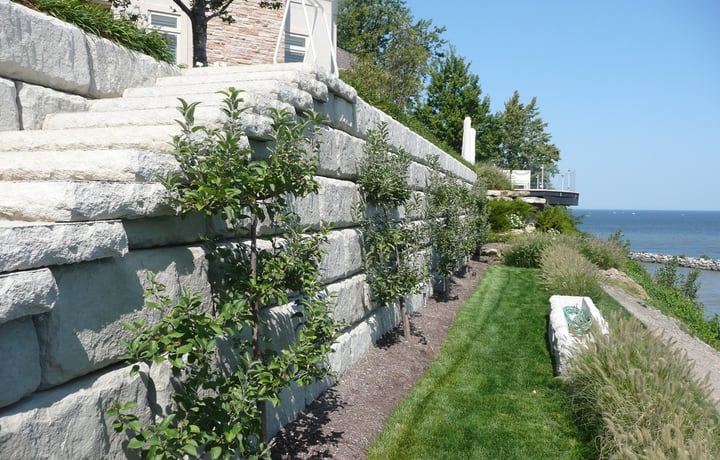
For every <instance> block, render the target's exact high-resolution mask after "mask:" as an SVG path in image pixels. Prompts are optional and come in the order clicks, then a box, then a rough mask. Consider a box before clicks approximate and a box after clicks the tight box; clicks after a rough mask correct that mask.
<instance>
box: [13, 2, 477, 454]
mask: <svg viewBox="0 0 720 460" xmlns="http://www.w3.org/2000/svg"><path fill="white" fill-rule="evenodd" d="M0 2H1V3H0V4H6V3H7V2H2V0H0ZM228 86H234V87H236V88H239V89H242V90H244V92H243V93H242V94H243V97H244V98H245V101H246V105H247V107H248V110H247V112H246V113H245V114H244V118H243V122H244V125H245V126H246V134H247V142H248V144H249V145H250V146H251V147H252V148H253V149H254V150H255V151H256V152H257V153H258V154H262V153H263V152H265V151H266V149H267V142H268V140H269V133H270V125H271V121H270V118H269V116H268V113H269V109H271V108H285V109H289V110H292V111H295V112H303V111H306V110H310V109H313V110H316V111H318V112H320V113H322V114H323V115H324V116H325V117H326V118H327V124H326V125H325V126H324V127H323V128H322V130H321V135H320V140H321V146H320V151H319V153H318V155H319V159H320V169H319V171H318V176H317V179H318V181H319V182H320V192H319V193H318V194H316V195H312V196H309V197H306V198H303V199H301V200H297V201H296V202H295V203H294V211H296V212H297V213H298V214H299V215H300V217H301V220H302V222H303V223H305V224H308V225H312V226H319V225H320V223H321V222H334V224H335V227H334V230H333V231H332V232H331V234H330V237H329V242H328V244H327V251H328V254H327V256H326V257H325V258H324V260H323V262H322V276H323V282H324V283H325V285H326V287H327V289H328V291H329V292H330V293H333V294H336V295H335V297H334V305H333V315H334V316H335V318H337V319H339V320H342V321H345V322H346V324H347V327H346V329H345V330H344V331H343V334H342V336H341V337H340V338H339V339H338V341H337V344H336V345H335V352H334V353H333V354H332V355H331V356H330V362H331V365H332V368H333V370H334V371H335V372H337V374H339V375H341V374H342V373H343V372H344V371H345V370H347V369H348V368H349V367H350V366H351V365H352V364H353V363H354V362H356V361H357V360H358V359H359V358H360V357H362V356H363V355H364V354H365V353H366V351H367V350H368V349H369V348H370V347H371V346H373V343H374V342H375V341H376V340H377V339H378V338H379V337H381V336H382V335H383V334H384V333H385V332H387V331H389V330H390V329H392V328H393V327H394V326H395V325H396V324H397V323H398V320H399V312H398V308H396V307H393V308H385V307H383V308H379V307H377V306H376V305H373V304H371V303H370V301H369V296H368V291H367V286H366V284H365V275H364V271H363V263H362V259H361V252H360V238H359V233H358V229H357V222H356V220H355V216H354V214H353V212H352V206H353V204H354V203H355V202H357V201H358V199H359V191H358V185H357V184H356V179H357V173H358V161H359V159H360V158H361V156H362V154H363V153H362V150H363V147H364V145H365V140H364V139H365V137H366V135H367V132H368V130H370V129H374V128H376V127H377V123H378V122H385V123H387V124H388V132H389V142H390V144H391V145H392V146H394V147H402V148H404V149H405V150H407V151H408V152H410V153H411V155H412V158H413V164H412V167H411V171H410V177H409V182H410V184H412V185H413V186H414V187H415V188H416V189H417V190H419V191H422V190H423V188H424V187H425V184H426V182H427V175H428V171H429V169H428V163H429V159H430V157H431V156H434V155H439V157H440V165H441V167H442V168H443V169H444V170H445V171H447V172H451V173H453V174H455V175H457V176H458V177H460V178H462V179H463V180H465V181H467V182H468V183H472V182H473V181H475V180H476V176H475V174H474V172H473V171H472V170H470V169H469V168H467V167H465V166H464V165H462V164H461V163H460V162H459V161H458V160H456V159H454V158H452V157H450V156H449V155H447V154H445V153H444V152H442V151H441V150H439V149H438V148H437V147H435V146H434V145H433V144H431V143H429V142H427V141H426V140H425V139H423V138H422V137H420V136H418V135H417V134H415V133H413V132H411V131H410V130H409V129H408V128H406V127H405V126H403V125H401V124H400V123H398V122H396V121H395V120H393V119H392V118H390V117H389V116H387V115H386V114H384V113H382V112H381V111H379V110H377V109H375V108H373V107H371V106H369V105H368V104H366V103H365V102H363V101H362V100H361V99H359V98H358V97H357V95H356V93H355V90H354V89H353V88H351V87H349V86H347V85H345V84H344V83H343V82H342V81H340V80H338V79H337V78H334V77H332V76H330V75H328V74H325V73H323V72H322V71H319V70H317V69H314V68H311V67H307V66H304V65H293V64H287V65H281V66H250V67H248V66H246V67H228V68H223V69H212V68H208V69H190V70H188V71H186V72H184V73H183V75H181V76H177V77H167V78H161V79H159V80H158V81H157V83H156V86H155V87H153V88H150V89H145V88H140V89H130V90H127V91H125V92H124V96H123V97H122V98H117V99H104V100H96V101H89V102H88V103H87V110H88V111H87V112H77V113H73V114H70V115H68V114H62V113H60V114H52V115H49V116H48V117H47V118H46V120H45V126H44V129H42V130H36V131H6V132H3V133H2V134H0V137H1V138H2V142H0V353H2V356H3V360H4V362H3V370H2V372H1V373H0V387H1V388H3V391H2V393H1V395H0V406H2V407H1V408H0V458H18V459H25V458H27V459H34V458H57V459H65V458H127V457H128V456H132V455H133V453H132V452H127V451H126V450H125V447H124V446H125V445H126V443H123V441H124V440H125V435H124V434H116V433H114V432H113V431H112V429H111V427H110V424H111V423H112V420H111V419H110V418H109V417H108V416H107V414H106V411H107V409H108V407H109V406H110V404H111V403H112V402H113V401H114V400H121V401H126V400H129V399H133V400H136V401H137V402H139V407H138V408H137V414H138V415H139V416H140V417H141V418H142V419H144V420H149V419H151V418H152V417H156V416H158V414H160V412H159V411H160V410H161V408H162V407H164V406H165V405H166V404H167V401H168V400H169V394H170V392H171V390H170V388H169V386H168V385H167V381H168V379H167V370H166V369H163V368H162V367H160V368H157V369H154V370H153V371H152V372H151V373H150V374H148V375H146V376H145V377H143V378H142V379H130V378H129V377H128V372H129V368H128V367H126V366H124V365H122V364H121V362H120V355H121V354H122V353H123V346H122V341H123V340H126V339H128V338H129V335H128V333H127V331H126V330H125V329H124V328H123V327H122V323H123V322H126V321H129V322H132V321H135V320H138V319H141V318H144V319H146V320H148V321H154V320H156V319H157V317H156V316H155V315H154V313H153V312H151V311H148V309H145V308H143V291H144V287H145V283H144V279H145V276H144V272H145V270H151V271H153V272H154V273H156V278H157V279H158V281H160V282H161V283H163V284H165V285H166V286H167V293H168V294H169V295H171V296H175V297H176V296H178V295H179V293H180V289H181V287H185V288H187V289H189V290H190V291H199V292H202V293H204V296H205V299H206V301H209V298H210V293H211V288H210V282H209V275H208V273H209V271H210V268H211V267H209V266H208V262H207V260H206V258H205V254H204V251H203V249H202V247H201V244H200V241H199V234H201V233H202V234H206V235H223V234H224V226H223V224H222V222H219V221H218V220H215V219H206V218H204V217H202V216H197V215H196V216H189V217H187V218H184V219H181V218H179V217H177V216H175V215H174V212H173V210H172V209H171V208H169V207H168V206H166V205H165V204H164V203H165V190H164V188H163V187H162V185H160V184H159V183H158V179H157V178H158V177H159V176H163V175H164V174H165V173H166V172H167V171H170V170H173V169H175V168H177V164H176V163H175V161H174V159H173V157H172V155H170V149H171V147H170V142H169V141H170V140H171V138H172V135H173V134H176V133H177V132H178V129H179V128H178V126H177V124H176V123H175V122H174V118H177V117H178V115H177V111H176V110H175V107H176V106H177V104H178V102H177V97H183V98H185V99H186V100H187V101H188V102H194V101H200V102H202V105H201V108H199V109H198V111H197V112H196V119H197V121H198V122H199V123H208V124H212V123H217V121H218V120H219V119H220V117H221V115H222V112H221V107H220V102H219V99H218V95H217V91H218V89H222V88H227V87H228ZM429 284H430V283H428V285H427V286H426V288H425V290H424V291H423V293H422V294H419V295H415V296H413V297H412V298H411V299H410V302H409V307H410V310H411V311H413V310H417V309H419V308H421V307H422V306H423V304H424V302H425V298H426V297H427V295H429V294H430V287H429ZM291 316H292V311H291V309H290V308H288V307H286V306H279V307H277V308H275V309H272V310H271V311H270V312H268V316H267V320H268V324H269V330H268V333H269V334H270V335H271V336H273V337H276V341H277V343H283V342H285V341H287V340H290V337H292V336H293V333H294V332H293V329H292V319H291ZM328 384H329V382H321V383H318V384H315V385H312V386H309V387H305V388H293V389H292V390H288V391H286V392H284V393H283V395H282V401H283V404H282V405H281V406H280V407H279V408H276V409H274V410H273V412H272V416H271V420H270V421H269V427H268V430H269V432H270V433H274V432H276V431H277V430H278V429H279V427H280V426H281V425H283V424H284V423H286V422H287V421H289V420H292V419H293V418H294V417H295V416H296V415H297V414H298V413H299V412H300V411H302V410H303V409H304V407H305V405H306V404H307V403H309V402H311V401H312V400H313V399H314V398H315V397H316V396H317V395H318V394H319V393H320V392H321V391H322V390H323V389H325V388H327V385H328Z"/></svg>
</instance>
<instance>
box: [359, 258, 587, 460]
mask: <svg viewBox="0 0 720 460" xmlns="http://www.w3.org/2000/svg"><path fill="white" fill-rule="evenodd" d="M538 276H539V272H538V271H537V270H529V269H519V268H512V267H505V266H492V267H490V269H489V270H488V272H487V273H486V274H485V277H484V278H483V280H482V281H481V283H480V285H479V286H478V288H477V289H476V290H475V292H474V293H473V295H472V296H471V297H470V299H469V300H468V302H467V303H466V304H465V305H464V306H463V307H462V308H461V309H460V311H459V312H458V316H457V319H456V320H455V323H454V325H453V327H452V328H451V330H450V331H449V333H448V336H447V339H446V341H445V344H444V345H443V349H442V352H441V354H440V356H439V357H438V358H437V360H435V361H434V362H433V363H432V364H431V366H430V368H429V369H428V372H427V373H426V375H425V376H424V377H423V378H422V379H421V380H420V381H419V382H418V383H417V384H416V385H415V387H414V388H413V390H412V392H411V394H410V395H409V397H408V398H407V399H406V400H405V401H404V402H403V403H401V404H400V406H399V407H398V408H397V410H396V411H395V413H394V414H393V415H392V417H391V418H390V419H389V421H388V424H387V426H386V429H385V430H384V432H383V433H382V435H381V437H380V438H379V439H378V441H377V442H376V443H375V444H374V445H373V447H372V448H371V450H370V452H369V455H368V458H369V459H437V458H443V459H448V458H457V459H485V458H487V459H502V458H507V459H518V458H522V459H533V458H537V459H547V458H587V457H588V456H592V453H593V449H592V447H591V445H590V443H589V442H588V441H587V440H584V439H583V437H582V434H581V433H580V431H579V430H578V429H577V427H576V425H575V423H574V419H573V415H572V411H571V407H570V403H569V401H568V396H567V393H566V391H565V390H564V389H563V388H562V386H561V385H560V383H559V382H558V381H557V380H556V379H555V378H553V375H552V364H551V361H550V356H549V353H548V351H547V347H546V342H545V340H546V339H545V334H546V327H547V320H546V316H547V311H548V295H547V294H546V293H545V292H544V291H543V290H542V289H541V287H540V286H539V284H538ZM397 365H398V366H402V363H401V362H399V363H397Z"/></svg>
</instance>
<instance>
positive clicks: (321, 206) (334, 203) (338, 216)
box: [291, 177, 360, 228]
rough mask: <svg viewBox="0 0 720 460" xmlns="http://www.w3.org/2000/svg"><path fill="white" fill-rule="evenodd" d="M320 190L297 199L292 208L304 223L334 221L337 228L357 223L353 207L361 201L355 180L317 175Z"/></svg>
mask: <svg viewBox="0 0 720 460" xmlns="http://www.w3.org/2000/svg"><path fill="white" fill-rule="evenodd" d="M317 180H318V182H319V183H320V191H319V192H318V193H317V194H313V195H308V196H306V197H304V198H300V199H297V200H295V202H294V203H292V204H291V207H292V210H293V211H294V212H296V213H297V214H298V215H299V216H300V221H301V222H300V223H301V224H302V225H311V226H315V227H318V226H320V224H321V223H323V222H324V223H332V224H333V226H334V227H335V228H343V227H350V226H352V225H354V223H355V216H354V215H353V207H354V206H355V203H357V202H359V201H360V193H359V191H358V186H357V185H356V184H354V183H353V182H349V181H342V180H337V179H330V178H326V177H317Z"/></svg>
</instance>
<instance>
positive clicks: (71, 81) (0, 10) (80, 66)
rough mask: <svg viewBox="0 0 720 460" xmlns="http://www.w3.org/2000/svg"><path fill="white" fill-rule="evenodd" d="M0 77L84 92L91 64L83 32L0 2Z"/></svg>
mask: <svg viewBox="0 0 720 460" xmlns="http://www.w3.org/2000/svg"><path fill="white" fill-rule="evenodd" d="M0 43H2V44H3V45H2V46H0V76H2V77H6V78H11V79H14V80H22V81H26V82H29V83H35V84H38V85H42V86H46V87H48V88H55V89H58V90H61V91H66V92H68V93H73V94H87V91H88V89H89V87H90V80H91V77H90V66H89V61H88V53H87V47H86V45H85V35H84V34H83V32H82V31H80V29H78V28H77V27H74V26H71V25H69V24H67V23H65V22H62V21H60V20H58V19H55V18H52V17H50V16H48V15H46V14H42V13H39V12H37V11H33V10H31V9H29V8H26V7H24V6H21V5H19V4H17V3H13V2H9V3H0Z"/></svg>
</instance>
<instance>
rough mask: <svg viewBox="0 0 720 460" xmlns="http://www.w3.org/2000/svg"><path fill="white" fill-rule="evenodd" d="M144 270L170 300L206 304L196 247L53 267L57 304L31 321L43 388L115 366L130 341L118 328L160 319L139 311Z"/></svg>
mask: <svg viewBox="0 0 720 460" xmlns="http://www.w3.org/2000/svg"><path fill="white" fill-rule="evenodd" d="M146 271H150V272H152V273H154V274H155V277H156V279H157V281H158V282H160V283H162V284H164V285H165V286H166V291H165V293H166V294H167V295H169V296H171V297H172V298H178V297H179V296H180V295H181V292H182V288H186V289H188V291H190V292H200V293H202V294H203V298H204V299H205V301H206V302H210V286H209V283H208V279H207V262H206V260H205V253H204V252H203V251H202V250H201V249H200V248H198V247H187V248H183V247H174V248H163V249H148V250H141V251H132V252H130V253H128V254H127V255H126V256H125V257H123V258H113V259H105V260H100V261H95V262H89V263H84V264H76V265H68V266H61V267H55V268H53V274H54V275H55V280H56V282H57V285H58V299H57V302H56V304H55V307H54V308H53V310H52V311H50V312H49V313H47V314H45V315H40V316H37V317H35V324H36V327H37V330H38V339H39V342H40V350H41V354H40V356H41V366H42V369H43V380H42V387H43V388H48V387H52V386H56V385H59V384H61V383H63V382H66V381H68V380H70V379H73V378H75V377H78V376H80V375H84V374H87V373H89V372H92V371H94V370H97V369H100V368H102V367H105V366H107V365H109V364H112V363H114V362H117V360H118V356H120V355H121V354H123V353H124V352H125V350H124V347H123V345H122V341H123V340H127V339H129V338H130V334H129V332H128V331H127V330H126V329H125V328H124V327H123V326H122V323H123V322H125V321H128V322H132V321H135V320H138V319H140V318H146V319H147V320H149V321H152V320H154V319H157V318H158V312H157V311H155V310H150V309H147V308H143V305H144V299H143V293H144V292H145V289H146V287H148V283H147V281H146V279H145V278H146V277H145V272H146Z"/></svg>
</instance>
